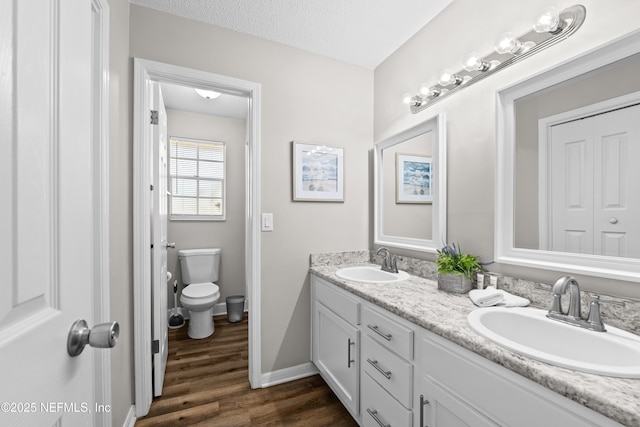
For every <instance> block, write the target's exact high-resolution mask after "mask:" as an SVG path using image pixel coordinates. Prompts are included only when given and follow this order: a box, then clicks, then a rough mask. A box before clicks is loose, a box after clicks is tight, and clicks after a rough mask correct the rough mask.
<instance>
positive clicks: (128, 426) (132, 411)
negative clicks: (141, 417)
mask: <svg viewBox="0 0 640 427" xmlns="http://www.w3.org/2000/svg"><path fill="white" fill-rule="evenodd" d="M135 423H136V407H135V405H131V407H130V408H129V412H128V413H127V418H125V420H124V423H122V427H133V426H134V425H135Z"/></svg>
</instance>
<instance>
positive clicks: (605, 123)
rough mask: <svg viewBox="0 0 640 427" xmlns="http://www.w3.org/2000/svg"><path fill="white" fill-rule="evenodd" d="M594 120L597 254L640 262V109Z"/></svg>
mask: <svg viewBox="0 0 640 427" xmlns="http://www.w3.org/2000/svg"><path fill="white" fill-rule="evenodd" d="M594 120H595V126H594V127H595V136H594V142H595V149H594V152H595V153H596V154H595V156H594V157H595V161H596V167H594V172H595V177H594V178H595V179H594V184H595V186H594V192H593V194H594V206H595V207H596V209H595V212H594V221H593V232H594V245H593V246H594V253H595V254H601V255H608V256H615V257H627V258H640V221H638V212H640V189H638V183H640V167H638V166H639V165H638V163H637V161H638V159H640V105H636V106H633V107H627V108H623V109H621V110H617V111H613V112H611V113H607V114H603V115H600V116H596V117H594Z"/></svg>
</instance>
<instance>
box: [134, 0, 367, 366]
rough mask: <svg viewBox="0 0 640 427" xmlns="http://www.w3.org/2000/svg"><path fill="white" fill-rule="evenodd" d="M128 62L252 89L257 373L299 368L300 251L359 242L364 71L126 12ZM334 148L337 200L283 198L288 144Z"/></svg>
mask: <svg viewBox="0 0 640 427" xmlns="http://www.w3.org/2000/svg"><path fill="white" fill-rule="evenodd" d="M130 13H131V22H130V31H131V34H130V40H131V43H130V51H129V54H130V56H133V57H141V58H145V59H150V60H154V61H159V62H165V63H170V64H176V65H180V66H184V67H189V68H194V69H198V70H204V71H209V72H213V73H217V74H222V75H226V76H232V77H236V78H240V79H244V80H249V81H253V82H257V83H260V84H261V85H262V132H261V144H262V148H261V159H260V160H261V168H262V170H261V192H262V194H261V198H262V200H261V205H262V206H261V208H262V211H263V212H272V213H273V214H274V231H273V232H270V233H262V248H261V254H262V271H261V272H260V277H261V290H262V301H261V309H262V316H261V319H260V323H261V326H262V328H261V334H262V372H272V371H276V370H279V369H284V368H289V367H292V366H296V365H299V364H302V363H307V362H308V361H309V347H310V342H309V328H310V309H309V279H308V267H309V254H310V253H311V252H323V251H342V250H352V249H363V248H367V247H368V245H369V224H368V221H367V219H368V218H369V199H370V187H369V167H368V166H369V165H368V156H369V154H368V151H369V149H371V148H372V145H373V110H372V105H373V71H372V70H367V69H364V68H360V67H356V66H353V65H349V64H346V63H343V62H340V61H336V60H332V59H328V58H325V57H321V56H318V55H314V54H311V53H308V52H304V51H302V50H299V49H295V48H291V47H287V46H283V45H280V44H277V43H273V42H268V41H266V40H262V39H258V38H255V37H250V36H247V35H243V34H239V33H236V32H233V31H228V30H224V29H221V28H217V27H213V26H210V25H206V24H202V23H199V22H195V21H189V20H187V19H183V18H179V17H176V16H172V15H169V14H166V13H162V12H158V11H154V10H151V9H147V8H143V7H139V6H134V5H132V6H131V8H130ZM292 140H297V141H303V142H322V143H326V144H331V145H337V146H342V147H344V150H345V153H344V156H345V170H346V172H345V183H346V184H345V202H344V203H317V202H295V203H294V202H292V200H291V141H292Z"/></svg>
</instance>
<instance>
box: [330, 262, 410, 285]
mask: <svg viewBox="0 0 640 427" xmlns="http://www.w3.org/2000/svg"><path fill="white" fill-rule="evenodd" d="M336 275H337V276H338V277H340V278H341V279H345V280H351V281H354V282H362V283H393V282H401V281H403V280H407V279H408V278H409V274H407V273H406V272H404V271H399V272H398V273H389V272H387V271H383V270H381V269H380V267H373V266H362V267H347V268H341V269H340V270H338V271H336Z"/></svg>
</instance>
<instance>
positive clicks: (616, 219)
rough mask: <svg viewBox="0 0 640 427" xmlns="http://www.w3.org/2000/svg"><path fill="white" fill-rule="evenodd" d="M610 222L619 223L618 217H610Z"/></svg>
mask: <svg viewBox="0 0 640 427" xmlns="http://www.w3.org/2000/svg"><path fill="white" fill-rule="evenodd" d="M609 223H610V224H617V223H618V218H609Z"/></svg>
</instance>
